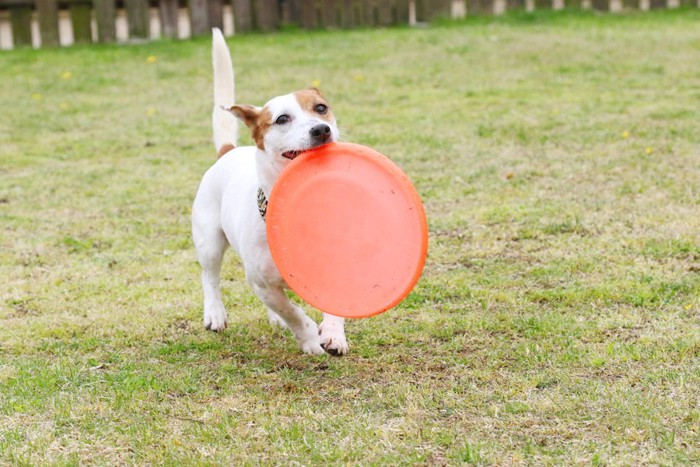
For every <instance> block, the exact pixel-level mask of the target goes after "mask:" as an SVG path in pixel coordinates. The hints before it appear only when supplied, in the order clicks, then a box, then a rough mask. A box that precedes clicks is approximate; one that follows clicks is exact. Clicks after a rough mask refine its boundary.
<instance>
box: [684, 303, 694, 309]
mask: <svg viewBox="0 0 700 467" xmlns="http://www.w3.org/2000/svg"><path fill="white" fill-rule="evenodd" d="M691 308H693V304H692V303H688V304H687V305H686V306H685V311H690V309H691Z"/></svg>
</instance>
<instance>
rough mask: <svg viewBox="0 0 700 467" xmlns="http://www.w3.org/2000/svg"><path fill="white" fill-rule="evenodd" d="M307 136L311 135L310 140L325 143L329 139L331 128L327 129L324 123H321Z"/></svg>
mask: <svg viewBox="0 0 700 467" xmlns="http://www.w3.org/2000/svg"><path fill="white" fill-rule="evenodd" d="M309 134H311V138H312V139H314V140H315V141H318V142H320V143H325V142H326V141H328V140H329V139H330V138H331V127H329V126H328V125H326V124H325V123H321V124H320V125H316V126H315V127H313V128H312V129H311V130H310V131H309Z"/></svg>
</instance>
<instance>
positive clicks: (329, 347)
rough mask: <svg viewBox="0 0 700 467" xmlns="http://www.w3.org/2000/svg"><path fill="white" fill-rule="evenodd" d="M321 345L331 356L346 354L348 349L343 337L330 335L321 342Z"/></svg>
mask: <svg viewBox="0 0 700 467" xmlns="http://www.w3.org/2000/svg"><path fill="white" fill-rule="evenodd" d="M321 347H323V349H324V350H325V351H326V352H328V353H329V354H330V355H333V356H340V355H346V354H347V353H348V352H349V351H350V346H349V345H348V341H347V340H346V339H345V337H344V336H343V337H332V338H329V339H328V340H325V341H323V342H321Z"/></svg>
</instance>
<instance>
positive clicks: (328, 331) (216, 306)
mask: <svg viewBox="0 0 700 467" xmlns="http://www.w3.org/2000/svg"><path fill="white" fill-rule="evenodd" d="M212 56H213V64H214V111H213V116H212V123H213V127H214V144H215V146H216V150H217V151H218V154H219V159H218V160H217V161H216V163H215V164H214V165H213V166H212V167H211V168H210V169H209V170H208V171H207V172H206V173H205V174H204V177H203V178H202V182H201V184H200V186H199V190H198V191H197V196H196V198H195V200H194V206H193V208H192V237H193V239H194V244H195V248H196V250H197V257H198V259H199V263H200V264H201V266H202V287H203V288H204V325H205V326H206V328H207V329H210V330H212V331H222V330H223V329H225V328H226V324H227V317H226V310H225V309H224V304H223V302H222V301H221V288H220V279H219V276H220V272H221V263H222V260H223V257H224V252H225V251H226V248H227V247H228V246H229V245H231V246H232V247H233V248H234V249H235V250H236V251H237V252H238V254H239V255H240V257H241V260H242V262H243V266H244V268H245V273H246V278H247V280H248V283H249V284H250V285H251V287H252V288H253V291H255V293H256V294H257V296H258V297H260V300H262V302H263V303H264V304H265V306H266V307H267V311H268V315H269V318H270V323H271V324H274V325H281V326H283V327H287V328H289V329H290V330H291V331H292V333H293V334H294V337H296V339H297V342H298V343H299V346H300V347H301V350H302V351H303V352H305V353H307V354H312V355H318V354H322V353H323V352H324V350H325V351H326V352H328V353H330V354H332V355H343V354H346V353H347V352H348V343H347V341H346V339H345V330H344V320H343V319H342V318H339V317H336V316H333V315H328V314H324V315H323V320H322V322H321V324H320V326H317V325H316V323H315V322H314V321H313V320H312V319H311V318H309V317H308V316H306V314H305V313H304V311H303V310H302V309H301V308H299V307H298V306H296V305H295V304H294V303H292V302H291V301H290V300H289V298H287V295H286V293H285V288H286V284H285V282H284V280H283V279H282V277H281V276H280V274H279V272H278V271H277V267H276V266H275V263H274V262H273V261H272V256H271V254H270V249H269V247H268V245H267V237H266V233H265V219H264V215H265V208H266V206H267V198H268V197H269V196H270V191H271V189H272V187H273V186H274V184H275V181H276V180H277V178H278V177H279V175H280V173H281V172H282V170H283V169H284V168H285V166H286V165H287V164H289V162H290V161H291V160H292V159H294V158H295V157H296V156H297V155H298V154H299V153H301V152H303V151H304V150H308V149H310V148H313V147H316V146H319V145H322V144H325V143H329V142H333V141H337V139H338V128H337V126H336V123H335V118H334V117H333V114H332V113H331V110H330V108H329V106H328V103H327V102H326V101H325V100H324V98H323V97H322V96H321V94H320V93H319V92H318V91H317V90H315V89H308V90H303V91H297V92H294V93H291V94H287V95H284V96H279V97H275V98H274V99H272V100H270V101H269V102H268V103H267V104H265V105H264V106H263V107H255V106H251V105H234V82H233V66H232V63H231V57H230V54H229V50H228V47H227V46H226V42H225V40H224V37H223V35H222V34H221V31H219V30H218V29H214V31H213V44H212ZM234 116H235V117H238V118H239V119H240V120H242V121H243V122H244V123H245V124H246V126H247V127H248V128H250V130H251V132H252V135H253V139H254V141H255V146H244V147H236V140H237V136H238V126H237V123H238V122H237V120H236V118H235V117H234Z"/></svg>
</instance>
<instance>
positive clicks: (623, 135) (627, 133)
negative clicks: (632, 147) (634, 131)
mask: <svg viewBox="0 0 700 467" xmlns="http://www.w3.org/2000/svg"><path fill="white" fill-rule="evenodd" d="M622 137H623V138H625V139H627V138H629V137H630V132H629V131H627V130H625V131H623V132H622Z"/></svg>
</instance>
